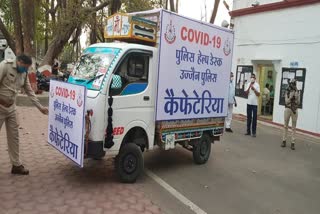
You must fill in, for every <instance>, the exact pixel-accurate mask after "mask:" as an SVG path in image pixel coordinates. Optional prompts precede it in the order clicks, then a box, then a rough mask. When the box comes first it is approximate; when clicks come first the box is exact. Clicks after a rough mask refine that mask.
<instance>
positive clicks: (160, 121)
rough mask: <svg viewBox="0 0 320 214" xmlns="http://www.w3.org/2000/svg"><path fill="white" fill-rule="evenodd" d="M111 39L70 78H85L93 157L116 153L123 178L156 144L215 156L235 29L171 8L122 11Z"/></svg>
mask: <svg viewBox="0 0 320 214" xmlns="http://www.w3.org/2000/svg"><path fill="white" fill-rule="evenodd" d="M105 35H106V38H109V39H110V38H113V39H118V40H122V41H126V42H111V43H99V44H94V45H91V46H90V47H88V48H86V49H85V50H84V52H83V55H82V56H81V58H80V61H79V63H78V64H77V66H76V67H75V69H74V70H73V72H72V74H71V75H70V77H69V79H68V82H69V83H73V84H78V85H85V86H86V88H87V100H86V110H87V115H86V118H89V119H88V120H87V123H90V125H88V126H86V127H87V128H86V134H87V135H88V136H89V137H88V141H87V142H86V144H85V145H86V146H85V154H86V156H87V157H92V158H101V157H103V156H105V155H107V156H108V157H112V156H116V159H115V165H116V170H117V173H118V175H119V177H120V179H121V180H122V181H123V182H134V181H135V180H136V179H137V178H138V176H139V175H140V174H141V173H142V171H143V168H144V161H143V155H142V153H143V152H144V151H149V150H152V149H154V148H157V147H158V148H161V149H164V150H169V149H174V148H175V147H176V146H177V145H180V146H182V147H184V148H186V149H188V150H189V151H192V154H193V160H194V162H195V163H196V164H204V163H206V162H207V160H208V159H209V157H210V153H211V144H212V143H214V142H215V141H218V140H220V136H221V135H222V134H223V130H224V119H225V116H226V115H227V105H228V100H227V99H228V87H229V77H230V71H231V59H232V43H233V32H232V31H230V30H228V29H224V28H220V27H217V26H214V25H210V24H208V23H204V22H200V21H196V20H192V19H189V18H186V17H183V16H180V15H177V14H175V13H172V12H169V11H166V10H152V11H145V12H141V13H135V14H116V15H114V16H112V17H109V18H108V20H107V26H106V32H105Z"/></svg>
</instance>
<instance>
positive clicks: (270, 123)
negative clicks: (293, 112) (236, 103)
mask: <svg viewBox="0 0 320 214" xmlns="http://www.w3.org/2000/svg"><path fill="white" fill-rule="evenodd" d="M233 116H234V119H235V120H238V121H242V122H246V120H247V116H245V115H243V114H234V115H233ZM258 123H260V124H262V125H266V126H270V127H274V128H283V124H280V123H276V122H273V121H269V120H266V119H262V118H259V117H258ZM289 128H291V126H289ZM296 131H297V133H299V134H302V135H305V136H309V137H313V138H315V139H319V138H320V134H319V133H315V132H310V131H307V130H303V129H298V128H297V129H296Z"/></svg>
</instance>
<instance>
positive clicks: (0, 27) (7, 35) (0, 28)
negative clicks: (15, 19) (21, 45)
mask: <svg viewBox="0 0 320 214" xmlns="http://www.w3.org/2000/svg"><path fill="white" fill-rule="evenodd" d="M0 31H1V32H2V34H3V36H4V38H5V39H6V40H7V42H8V45H9V47H10V48H11V49H12V51H13V52H14V53H16V43H15V42H14V40H13V38H12V36H11V35H10V33H9V32H8V30H7V28H6V26H5V25H4V23H3V22H2V19H1V18H0Z"/></svg>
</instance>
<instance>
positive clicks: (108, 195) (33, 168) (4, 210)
mask: <svg viewBox="0 0 320 214" xmlns="http://www.w3.org/2000/svg"><path fill="white" fill-rule="evenodd" d="M18 109H19V111H18V112H19V119H20V124H21V129H20V139H21V142H20V149H21V159H22V160H23V163H24V164H25V165H26V166H27V167H28V168H29V169H30V175H29V176H17V175H11V174H10V170H11V165H10V161H9V157H8V152H7V145H6V136H5V127H4V126H3V128H2V130H1V133H0V163H1V164H0V213H1V214H14V213H23V214H29V213H30V214H31V213H32V214H36V213H52V214H54V213H56V214H57V213H70V214H72V213H75V214H81V213H92V214H102V213H108V214H115V213H118V214H119V213H126V214H130V213H134V214H138V213H139V214H140V213H144V214H152V213H153V214H158V213H162V212H161V210H160V208H159V207H158V206H157V205H155V204H154V203H153V202H152V201H151V199H150V198H148V196H147V195H145V194H144V192H143V191H142V189H141V186H140V185H139V184H128V185H126V184H122V183H120V182H119V181H118V179H117V176H116V175H115V171H114V167H113V163H112V160H101V161H95V160H86V161H85V168H83V169H80V168H78V167H77V166H75V164H73V163H72V162H71V161H70V160H68V159H67V158H65V157H64V156H63V155H62V154H60V153H59V152H58V151H56V150H55V149H54V148H52V147H51V146H50V145H48V144H47V143H46V139H47V116H44V115H42V114H41V113H40V112H39V111H38V110H37V109H36V108H30V107H19V108H18Z"/></svg>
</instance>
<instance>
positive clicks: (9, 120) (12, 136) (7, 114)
mask: <svg viewBox="0 0 320 214" xmlns="http://www.w3.org/2000/svg"><path fill="white" fill-rule="evenodd" d="M3 123H5V124H6V130H7V143H8V152H9V157H10V160H11V163H12V165H15V166H20V165H21V162H20V158H19V125H18V121H17V112H16V110H13V111H5V110H3V109H0V131H1V127H2V125H3Z"/></svg>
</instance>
